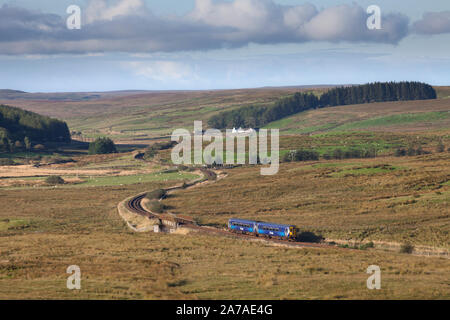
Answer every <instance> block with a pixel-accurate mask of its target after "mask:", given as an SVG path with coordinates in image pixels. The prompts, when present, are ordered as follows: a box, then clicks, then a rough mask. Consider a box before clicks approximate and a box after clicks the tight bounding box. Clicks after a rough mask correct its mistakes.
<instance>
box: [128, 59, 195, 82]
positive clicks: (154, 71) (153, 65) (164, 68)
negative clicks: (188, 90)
mask: <svg viewBox="0 0 450 320" xmlns="http://www.w3.org/2000/svg"><path fill="white" fill-rule="evenodd" d="M123 66H124V67H125V68H127V69H131V70H132V71H133V73H134V74H136V75H138V76H142V77H145V78H148V79H152V80H157V81H161V82H169V81H184V80H188V79H193V78H196V77H197V76H196V75H195V73H194V72H193V70H192V68H191V67H190V66H188V65H187V64H184V63H181V62H177V61H166V60H156V61H128V62H125V63H123Z"/></svg>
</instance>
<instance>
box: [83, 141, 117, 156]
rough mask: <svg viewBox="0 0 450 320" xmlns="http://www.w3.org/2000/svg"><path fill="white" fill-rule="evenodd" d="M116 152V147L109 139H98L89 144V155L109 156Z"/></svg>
mask: <svg viewBox="0 0 450 320" xmlns="http://www.w3.org/2000/svg"><path fill="white" fill-rule="evenodd" d="M116 152H117V149H116V145H115V144H114V142H113V141H112V140H111V139H109V138H98V139H96V140H95V141H94V142H91V143H90V144H89V154H109V153H116Z"/></svg>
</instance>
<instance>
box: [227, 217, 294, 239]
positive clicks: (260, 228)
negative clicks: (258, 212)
mask: <svg viewBox="0 0 450 320" xmlns="http://www.w3.org/2000/svg"><path fill="white" fill-rule="evenodd" d="M228 229H229V230H230V231H232V232H237V233H245V234H253V235H255V236H263V237H269V238H280V239H288V240H295V238H296V237H297V228H296V227H295V226H293V225H287V224H277V223H268V222H260V221H251V220H241V219H230V220H228Z"/></svg>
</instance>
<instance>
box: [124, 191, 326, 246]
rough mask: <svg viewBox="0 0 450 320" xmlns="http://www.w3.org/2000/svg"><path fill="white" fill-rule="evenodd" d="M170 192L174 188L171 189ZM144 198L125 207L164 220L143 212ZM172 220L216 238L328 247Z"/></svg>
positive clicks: (148, 216) (134, 200)
mask: <svg viewBox="0 0 450 320" xmlns="http://www.w3.org/2000/svg"><path fill="white" fill-rule="evenodd" d="M171 189H172V190H173V189H174V188H171ZM144 198H145V194H141V195H138V196H136V197H134V198H132V199H130V200H129V201H128V202H127V203H126V207H127V208H128V209H129V210H130V211H131V212H133V213H136V214H138V215H140V216H144V217H147V218H149V219H164V218H163V217H162V216H163V215H159V214H154V213H151V212H149V211H147V210H145V209H144V208H143V207H142V204H141V202H142V200H143V199H144ZM173 219H174V220H175V221H176V222H177V223H178V224H179V225H181V226H182V227H183V228H186V229H190V230H193V231H197V232H202V233H207V234H211V235H216V236H227V237H232V238H239V239H246V240H252V241H261V242H266V243H271V244H279V245H286V246H290V247H302V248H329V247H330V245H326V244H319V243H308V242H292V241H288V240H281V239H274V238H264V237H255V236H252V235H249V234H240V233H232V232H229V231H227V230H224V229H219V228H214V227H209V226H199V225H196V224H195V223H193V222H190V221H187V220H185V219H182V218H181V219H178V218H177V217H176V216H174V217H173Z"/></svg>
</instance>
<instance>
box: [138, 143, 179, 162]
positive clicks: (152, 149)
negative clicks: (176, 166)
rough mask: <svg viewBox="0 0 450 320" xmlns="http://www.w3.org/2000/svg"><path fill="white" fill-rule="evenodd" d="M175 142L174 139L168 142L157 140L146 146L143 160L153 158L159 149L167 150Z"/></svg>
mask: <svg viewBox="0 0 450 320" xmlns="http://www.w3.org/2000/svg"><path fill="white" fill-rule="evenodd" d="M175 144H176V142H175V141H168V142H157V143H155V144H153V145H151V146H150V147H148V148H147V150H146V151H145V153H144V156H143V159H144V160H151V159H153V158H154V157H155V156H156V155H157V154H158V151H160V150H167V149H170V148H172V147H173V146H174V145H175Z"/></svg>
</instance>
